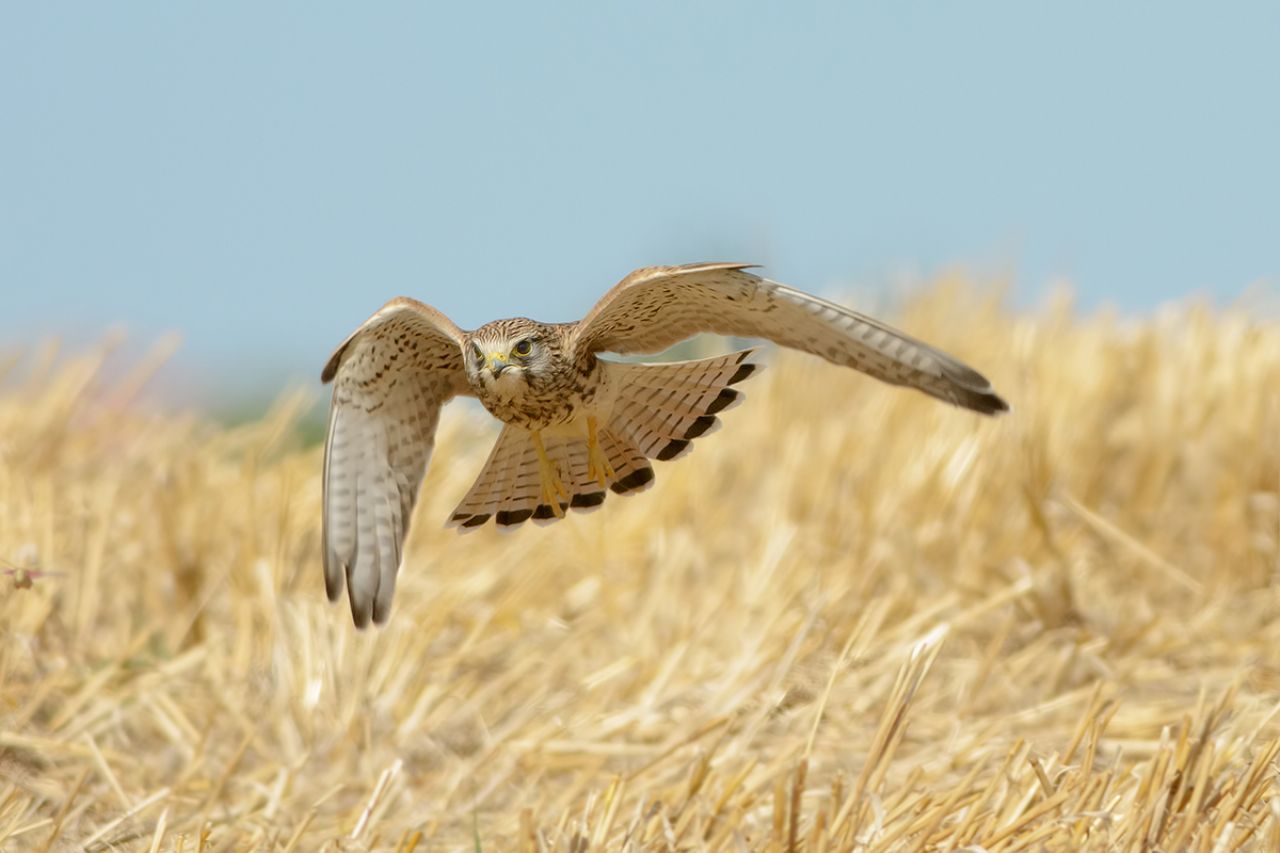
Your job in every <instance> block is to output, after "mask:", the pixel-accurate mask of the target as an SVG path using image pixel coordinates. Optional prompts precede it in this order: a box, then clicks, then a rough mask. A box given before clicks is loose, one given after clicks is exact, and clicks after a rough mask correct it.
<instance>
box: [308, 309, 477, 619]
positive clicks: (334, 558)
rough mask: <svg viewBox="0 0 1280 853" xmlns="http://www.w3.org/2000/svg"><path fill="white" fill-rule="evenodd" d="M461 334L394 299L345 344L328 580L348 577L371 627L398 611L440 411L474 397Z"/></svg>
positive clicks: (333, 586) (327, 538)
mask: <svg viewBox="0 0 1280 853" xmlns="http://www.w3.org/2000/svg"><path fill="white" fill-rule="evenodd" d="M462 336H463V332H462V330H461V329H459V328H458V327H457V326H455V325H454V324H453V322H452V321H450V320H449V318H448V317H445V316H444V315H443V314H441V313H440V312H439V311H437V310H435V309H434V308H431V307H430V306H427V305H423V304H422V303H421V302H418V301H416V300H413V299H408V298H405V297H400V298H398V299H393V300H391V301H390V302H388V303H387V304H386V305H384V306H383V307H382V309H381V310H379V311H378V313H376V314H374V315H373V316H372V317H370V318H369V319H368V320H367V321H365V323H364V325H362V326H361V327H360V328H358V329H356V331H355V332H354V333H353V334H352V335H351V337H349V338H347V339H346V340H345V341H343V342H342V345H341V346H339V347H338V349H337V350H336V351H335V352H334V354H333V355H332V356H331V357H330V359H329V363H328V364H326V365H325V367H324V372H323V373H322V374H321V376H320V378H321V380H322V381H324V382H328V381H330V380H333V405H332V408H331V409H330V413H329V435H328V438H327V439H326V441H325V449H324V542H323V548H324V585H325V590H326V591H327V592H328V594H329V600H330V601H337V600H338V596H340V595H342V587H343V582H344V579H345V582H346V586H347V593H348V595H349V596H350V599H351V616H352V618H353V619H354V620H355V623H356V626H357V627H360V628H363V627H364V626H365V625H367V624H369V617H370V616H372V617H373V620H374V621H375V622H385V621H386V619H387V617H388V616H390V615H391V598H392V596H393V595H394V593H395V582H396V572H397V571H398V570H399V567H400V553H401V546H402V545H403V544H404V538H405V536H406V535H407V533H408V530H409V518H410V515H411V514H412V512H413V505H414V501H415V500H416V499H417V496H418V487H419V485H421V483H422V476H423V474H424V473H425V472H426V468H427V462H428V460H429V459H430V458H431V448H432V446H433V445H434V443H435V434H436V423H437V421H438V420H439V418H440V407H441V406H442V405H443V404H444V403H445V402H446V401H448V400H449V399H450V398H451V397H454V396H456V395H458V394H467V393H469V386H468V385H467V377H466V370H465V368H464V367H463V362H462Z"/></svg>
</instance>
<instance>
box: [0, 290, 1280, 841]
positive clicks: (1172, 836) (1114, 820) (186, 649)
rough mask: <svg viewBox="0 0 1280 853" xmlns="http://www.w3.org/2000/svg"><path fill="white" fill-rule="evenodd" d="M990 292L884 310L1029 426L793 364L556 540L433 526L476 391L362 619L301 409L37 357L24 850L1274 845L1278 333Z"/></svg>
mask: <svg viewBox="0 0 1280 853" xmlns="http://www.w3.org/2000/svg"><path fill="white" fill-rule="evenodd" d="M982 292H983V291H980V290H974V289H971V288H968V287H966V286H964V285H962V284H956V283H946V282H943V283H940V284H939V285H937V286H936V287H935V288H933V289H932V290H931V291H929V292H928V293H926V294H925V295H924V296H922V297H921V298H920V299H918V300H916V301H915V302H913V303H912V304H911V305H910V306H909V307H908V309H907V310H906V311H905V312H904V313H903V314H902V315H901V316H899V317H898V318H897V320H898V322H899V324H900V325H903V326H905V327H906V328H907V329H909V330H911V331H913V332H915V333H917V334H919V335H920V336H922V337H924V338H925V339H927V340H930V341H933V342H936V343H938V344H940V345H942V346H944V347H946V348H948V349H950V350H952V351H953V352H955V353H956V354H958V355H960V356H962V357H963V358H964V359H965V360H967V361H969V362H971V363H972V364H974V365H975V366H977V367H979V368H980V369H981V370H983V372H985V373H986V374H987V375H988V376H990V377H991V378H992V379H993V380H994V381H995V383H996V386H997V388H998V389H999V390H1000V391H1001V392H1002V393H1003V394H1004V395H1005V396H1006V397H1007V398H1008V399H1009V400H1010V402H1011V403H1012V404H1013V405H1014V407H1015V411H1014V412H1013V413H1012V414H1011V415H1009V416H1007V417H1005V418H1003V419H1000V420H998V421H988V420H984V419H981V418H979V417H977V416H974V415H970V414H968V413H965V412H961V411H959V410H955V409H951V408H948V407H946V406H943V405H939V404H937V403H934V402H933V401H930V400H928V399H926V398H925V397H923V396H921V395H918V394H914V393H909V392H904V391H900V390H895V389H889V388H885V387H882V386H880V385H878V384H876V383H874V382H872V381H870V380H868V379H865V378H863V377H860V376H858V375H856V374H854V373H852V372H848V371H842V370H839V369H836V368H833V367H831V366H829V365H826V364H823V363H821V362H819V361H817V360H814V359H809V358H804V357H801V356H797V355H793V354H776V353H775V354H774V355H773V356H772V358H771V366H770V369H768V370H766V371H765V372H764V373H763V374H762V375H761V376H760V377H759V378H755V379H752V380H751V381H750V382H748V383H746V384H745V385H744V386H743V389H744V390H745V391H746V392H747V396H748V399H747V401H746V404H745V405H744V406H742V407H741V408H739V409H736V410H734V411H732V412H730V413H728V414H726V416H725V421H726V424H725V429H724V430H722V431H721V432H720V433H718V434H716V435H714V436H712V437H710V438H708V439H705V440H702V441H699V442H698V443H697V445H696V450H695V451H694V453H693V454H692V455H691V456H690V457H689V458H687V459H684V460H680V461H678V462H674V463H670V464H659V465H658V467H657V473H658V479H657V483H656V486H655V487H654V488H653V489H652V490H650V491H649V492H647V493H645V494H643V495H641V496H638V497H635V498H632V499H619V498H616V497H615V498H611V499H610V500H609V501H608V502H606V505H605V507H604V508H603V509H602V511H600V512H598V513H596V514H593V515H588V516H577V517H571V518H570V519H569V520H568V521H566V522H562V523H559V524H557V525H554V526H552V527H548V528H546V529H539V528H533V527H528V528H526V529H522V530H521V531H519V532H518V533H517V534H515V535H508V536H504V535H500V534H498V533H496V532H494V531H492V530H489V529H485V530H483V531H482V532H479V533H477V534H474V535H470V536H466V537H461V536H458V535H457V534H455V533H453V532H451V531H446V530H444V529H443V528H442V522H443V520H444V518H445V516H446V514H447V512H448V510H449V509H450V508H451V507H452V506H453V504H454V503H455V502H456V501H457V499H458V498H459V497H460V496H461V494H462V493H463V491H464V490H465V488H466V487H467V485H468V484H469V483H470V480H471V479H472V477H473V476H474V475H475V473H476V472H477V470H478V469H479V467H480V465H481V462H482V461H483V458H484V455H485V454H486V452H487V450H488V445H489V442H490V440H491V439H492V437H493V435H494V434H495V433H496V430H495V429H494V428H493V426H492V425H491V423H490V422H487V421H486V420H485V419H484V418H483V417H482V416H481V415H480V414H479V413H477V412H475V411H468V410H466V409H464V408H460V407H457V406H454V407H452V410H451V411H448V412H447V415H446V418H445V423H444V426H443V428H442V431H441V434H440V436H439V441H438V443H437V454H436V458H435V459H434V461H433V462H432V466H431V471H430V473H429V475H428V481H427V484H426V486H425V488H424V501H423V505H422V506H420V507H419V512H418V514H417V516H416V520H417V521H416V529H415V531H414V535H413V538H412V540H411V549H410V554H411V556H410V561H409V562H410V565H409V566H408V569H407V570H406V572H405V573H404V574H403V575H402V576H401V582H400V586H399V591H398V596H397V606H396V611H395V613H394V615H393V617H392V621H391V623H390V625H388V626H387V627H386V628H384V629H381V630H376V631H367V632H364V633H358V632H356V631H355V630H354V629H353V628H352V626H351V624H350V617H349V614H348V612H347V610H346V607H345V605H339V606H330V605H329V604H328V603H327V602H326V601H325V599H324V594H323V585H322V582H321V572H320V566H319V554H318V538H319V523H320V516H319V512H318V502H319V495H320V451H319V449H318V448H316V447H309V448H302V447H300V446H299V445H298V443H297V440H296V438H295V424H296V418H297V414H298V412H299V411H301V410H302V408H303V405H304V400H303V399H302V398H297V397H284V398H282V402H281V403H280V404H279V405H278V407H277V408H276V410H275V411H274V412H273V413H272V414H271V415H269V416H268V417H266V418H265V419H263V420H261V421H260V422H256V423H252V424H248V425H245V426H242V427H238V428H235V429H230V430H228V429H224V428H221V427H218V426H215V425H213V424H212V423H211V422H209V421H208V420H206V419H202V418H201V417H198V416H194V415H185V416H179V415H173V414H168V415H166V414H158V413H156V412H155V411H154V410H152V409H149V408H148V407H146V406H143V405H141V404H138V403H136V402H134V399H135V386H136V385H137V383H138V382H139V381H140V380H141V378H143V377H142V374H145V373H146V371H147V370H149V369H150V365H146V364H144V365H142V366H141V367H140V368H139V374H138V375H137V376H133V375H131V376H128V377H126V378H124V379H123V380H120V379H116V380H111V381H107V380H104V379H101V378H99V370H100V366H101V361H102V356H101V354H99V353H97V352H94V351H86V350H84V349H81V350H79V351H77V352H73V353H69V354H68V355H66V356H65V357H64V356H55V355H51V354H50V353H48V352H45V353H43V354H42V353H39V352H37V353H27V354H26V355H25V357H24V358H23V360H22V361H21V362H20V363H19V364H18V365H17V366H13V367H11V368H10V369H9V371H8V373H7V375H6V377H5V379H4V385H3V388H4V390H3V392H0V557H3V558H4V559H6V560H7V561H8V563H9V565H10V566H13V565H17V566H20V567H38V568H39V569H41V570H43V571H45V572H48V574H43V575H37V576H35V577H33V578H31V580H32V581H33V583H32V586H31V588H29V589H26V588H20V586H19V585H18V584H17V583H15V581H22V580H23V576H22V574H21V573H17V574H16V575H15V574H10V575H4V576H0V849H2V850H5V851H27V850H44V849H54V850H58V849H81V848H88V849H92V850H103V849H123V850H164V851H174V850H181V851H196V850H322V849H329V850H365V849H378V850H384V849H417V850H454V849H468V850H471V849H483V850H515V849H545V850H572V851H581V850H637V851H639V850H704V849H706V850H722V849H731V850H785V849H803V850H809V851H816V850H846V849H858V850H900V849H902V850H913V849H914V850H919V849H925V850H931V849H937V850H942V849H956V848H965V847H969V848H970V849H974V850H978V849H982V850H988V851H996V850H1001V851H1007V850H1023V849H1033V850H1041V849H1053V850H1068V849H1080V848H1091V849H1105V850H1113V849H1114V850H1141V849H1158V850H1186V849H1194V850H1231V849H1236V848H1240V847H1245V848H1250V847H1255V848H1267V847H1270V848H1272V849H1275V848H1276V846H1277V845H1280V815H1278V811H1280V790H1278V789H1277V784H1276V772H1277V765H1276V757H1277V751H1278V750H1280V741H1277V737H1278V736H1280V720H1278V719H1277V716H1276V712H1277V709H1278V708H1280V618H1278V617H1280V596H1278V584H1280V575H1278V569H1280V394H1278V393H1277V392H1278V391H1280V325H1277V324H1275V323H1266V322H1258V321H1251V320H1250V318H1249V316H1248V314H1247V312H1245V311H1243V310H1228V311H1217V312H1214V311H1210V310H1207V309H1203V308H1197V307H1193V306H1189V305H1188V306H1182V307H1178V308H1173V309H1163V310H1161V311H1159V312H1157V313H1155V314H1154V315H1153V316H1152V317H1151V318H1148V319H1145V320H1142V321H1119V320H1114V319H1110V318H1108V317H1107V316H1092V317H1087V318H1081V317H1079V316H1077V315H1075V314H1074V313H1073V312H1072V311H1071V310H1070V308H1069V306H1067V305H1066V304H1065V302H1064V303H1061V304H1055V305H1050V306H1049V307H1045V308H1042V309H1037V310H1034V311H1027V312H1013V311H1011V310H1009V309H1007V308H1003V307H1001V303H1000V300H998V299H995V298H989V297H987V296H983V295H981V293H982ZM317 355H318V362H319V361H321V360H323V356H324V354H323V353H320V354H317ZM317 366H318V364H317ZM311 393H312V394H313V397H312V398H313V399H314V394H316V393H318V392H315V391H313V392H311Z"/></svg>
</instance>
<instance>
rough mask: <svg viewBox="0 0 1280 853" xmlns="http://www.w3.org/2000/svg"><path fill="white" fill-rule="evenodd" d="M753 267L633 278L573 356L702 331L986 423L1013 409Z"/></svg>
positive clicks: (587, 326) (581, 331) (906, 345)
mask: <svg viewBox="0 0 1280 853" xmlns="http://www.w3.org/2000/svg"><path fill="white" fill-rule="evenodd" d="M750 266H751V265H749V264H690V265H688V266H680V267H646V268H645V269H640V270H636V271H635V272H633V273H631V274H630V275H629V276H627V277H626V278H624V279H623V280H622V281H621V282H619V283H618V284H617V285H616V286H615V287H614V288H613V289H612V290H610V291H609V292H608V293H606V294H605V295H604V297H603V298H602V299H601V300H600V301H599V302H597V303H596V304H595V306H594V307H593V308H592V309H591V311H589V312H588V313H587V316H586V317H584V318H583V320H582V322H581V323H579V324H578V328H577V331H576V332H575V333H574V335H573V337H572V339H571V346H572V351H573V353H574V354H576V355H577V354H583V353H587V352H616V353H624V354H626V353H654V352H661V351H662V350H664V349H666V348H667V347H669V346H672V345H673V344H676V343H679V342H680V341H682V340H685V339H686V338H689V337H692V336H693V335H696V334H699V333H701V332H711V333H714V334H719V335H732V336H734V337H741V338H763V339H765V340H769V341H773V342H774V343H776V344H778V345H780V346H784V347H790V348H792V349H798V350H802V351H803V352H807V353H812V354H813V355H816V356H820V357H822V358H825V359H826V360H827V361H830V362H833V363H835V364H840V365H844V366H846V367H852V368H855V369H857V370H860V371H862V372H863V373H866V374H868V375H870V376H874V377H875V378H876V379H880V380H882V381H884V382H889V383H892V384H894V385H904V386H907V387H910V388H916V389H918V390H920V391H923V392H924V393H926V394H928V395H930V396H931V397H936V398H938V399H939V400H945V401H946V402H948V403H953V404H955V405H957V406H963V407H964V408H967V409H972V410H974V411H976V412H981V413H983V414H986V415H991V414H996V413H998V412H1004V411H1007V410H1008V408H1009V406H1008V404H1007V403H1005V401H1004V400H1002V399H1000V397H999V396H998V395H997V394H996V393H995V390H994V389H992V387H991V383H990V382H988V381H987V380H986V378H985V377H983V376H982V374H980V373H978V372H977V371H976V370H974V369H973V368H971V367H969V366H968V365H966V364H964V363H963V362H961V361H959V360H958V359H956V358H954V357H952V356H950V355H947V354H946V353H945V352H943V351H942V350H939V349H935V348H934V347H931V346H929V345H928V344H926V343H924V342H923V341H919V340H916V339H915V338H913V337H911V336H910V335H908V334H906V333H904V332H900V331H898V330H897V329H895V328H893V327H891V326H889V325H887V324H885V323H882V322H880V321H879V320H876V319H874V318H872V317H868V316H867V315H866V314H860V313H858V312H857V311H853V310H851V309H849V308H845V307H843V306H840V305H837V304H835V303H834V302H828V301H827V300H825V299H819V298H818V297H816V296H811V295H809V294H808V293H804V292H803V291H799V290H796V289H795V288H791V287H787V286H786V285H784V284H778V283H777V282H774V281H769V280H768V279H764V278H761V277H760V276H758V275H754V274H753V273H750V272H747V270H748V269H749V268H750Z"/></svg>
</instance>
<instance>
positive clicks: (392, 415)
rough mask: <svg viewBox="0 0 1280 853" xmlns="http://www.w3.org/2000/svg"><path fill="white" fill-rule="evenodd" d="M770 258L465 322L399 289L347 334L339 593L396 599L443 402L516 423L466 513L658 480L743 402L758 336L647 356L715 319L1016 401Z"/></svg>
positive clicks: (330, 520)
mask: <svg viewBox="0 0 1280 853" xmlns="http://www.w3.org/2000/svg"><path fill="white" fill-rule="evenodd" d="M751 268H752V265H749V264H727V263H708V264H690V265H686V266H676V267H646V268H644V269H640V270H636V271H635V272H633V273H631V274H630V275H628V276H627V277H626V278H624V279H623V280H622V281H621V282H619V283H618V284H617V285H616V286H615V287H614V288H613V289H612V290H610V291H609V292H608V293H606V294H605V295H604V297H603V298H601V299H600V301H599V302H597V303H596V304H595V306H594V307H593V308H592V309H591V310H590V311H589V312H587V316H586V317H584V318H583V319H582V320H580V321H578V322H576V323H538V322H535V321H533V320H527V319H523V318H519V319H511V320H498V321H496V322H492V323H488V324H486V325H484V326H481V327H480V328H479V329H476V330H475V331H474V332H465V331H463V330H462V329H459V328H458V327H457V326H456V325H454V323H453V322H451V321H450V320H449V318H448V317H445V316H444V315H443V314H441V313H440V312H439V311H437V310H435V309H434V308H432V307H430V306H429V305H424V304H423V303H421V302H418V301H417V300H414V299H409V298H406V297H399V298H397V299H393V300H391V301H390V302H388V303H387V304H386V305H384V306H383V307H382V308H381V309H380V310H379V311H378V312H377V313H376V314H374V315H373V316H372V317H370V318H369V319H368V320H366V321H365V322H364V324H363V325H361V326H360V328H358V329H356V331H355V332H354V333H352V335H351V336H350V337H348V338H347V339H346V340H345V341H343V342H342V344H341V345H340V346H339V347H338V348H337V350H336V351H335V352H334V353H333V355H332V356H331V357H330V358H329V361H328V363H327V364H326V365H325V367H324V371H323V373H322V375H321V378H322V380H323V381H324V382H329V381H332V382H333V384H334V387H333V403H332V407H331V410H330V414H329V430H328V437H327V439H326V441H325V454H324V519H323V526H324V532H323V539H324V542H323V554H324V576H325V588H326V591H327V593H328V595H329V599H330V600H331V601H336V600H337V599H338V598H339V597H340V596H341V595H342V590H343V586H344V584H345V586H346V588H347V593H348V597H349V598H350V603H351V615H352V618H353V619H354V620H355V623H356V625H357V626H358V627H362V628H363V627H364V626H366V625H367V624H368V623H369V620H370V618H372V619H373V621H375V622H378V623H382V622H385V621H386V620H387V618H388V617H389V616H390V614H391V599H392V596H393V594H394V591H395V582H396V573H397V571H398V570H399V567H400V559H401V553H402V546H403V544H404V539H405V536H406V535H407V533H408V527H409V519H410V517H411V516H412V514H413V507H414V503H415V501H416V500H417V495H418V489H419V486H420V485H421V483H422V478H423V475H424V474H425V473H426V468H427V462H428V460H429V459H430V457H431V451H432V447H433V445H434V442H435V432H436V423H437V421H438V420H439V416H440V408H441V406H442V405H443V404H444V403H445V402H447V401H448V400H450V399H451V398H453V397H456V396H459V395H466V396H471V397H476V398H477V399H479V400H480V402H481V403H482V404H483V405H484V407H485V408H486V409H488V410H489V412H490V413H491V414H493V415H494V417H496V418H497V419H498V420H500V421H502V423H503V428H502V431H501V433H500V434H499V436H498V440H497V442H496V443H495V444H494V447H493V450H492V452H490V454H489V458H488V460H487V461H486V462H485V465H484V468H483V469H482V470H481V472H480V475H479V476H478V477H477V478H476V481H475V483H474V484H473V485H472V486H471V489H470V490H469V491H468V492H467V494H466V495H465V496H464V497H463V498H462V501H461V503H459V504H458V506H457V508H456V509H454V511H453V513H452V514H451V515H450V517H449V521H448V523H449V525H451V526H455V527H458V528H460V529H461V530H464V531H465V530H472V529H475V528H478V527H480V526H481V525H484V524H486V523H488V522H490V521H492V522H493V523H494V524H495V525H497V526H498V527H499V528H512V527H514V526H516V525H520V524H523V523H524V522H525V521H528V520H530V519H532V520H533V521H534V522H535V523H550V522H553V521H555V520H557V519H560V518H563V517H564V515H565V513H566V512H567V511H569V510H577V511H588V510H592V509H595V508H597V507H599V506H600V504H602V503H603V502H604V499H605V496H606V495H607V493H608V492H610V491H612V492H614V493H616V494H620V495H626V494H631V493H634V492H638V491H641V490H643V489H645V488H647V487H649V486H650V485H651V484H652V483H653V468H652V466H651V465H650V462H649V460H651V459H658V460H668V459H675V458H677V457H679V456H682V455H683V454H684V453H686V452H687V451H688V450H689V449H690V443H691V442H692V441H693V440H694V439H696V438H698V437H699V436H702V435H706V434H707V433H708V432H710V431H711V430H713V429H715V428H716V427H717V426H719V419H718V418H717V415H718V414H719V413H720V412H722V411H724V410H725V409H727V408H729V407H730V406H732V405H734V404H736V403H738V402H740V401H741V392H740V391H738V390H737V389H736V388H735V387H734V386H736V385H737V384H738V383H739V382H741V381H742V380H744V379H746V378H747V377H748V376H750V375H751V374H752V373H753V372H755V371H756V370H757V369H758V365H757V364H756V362H754V361H753V360H752V353H753V351H752V350H746V351H743V352H736V353H731V354H729V355H723V356H717V357H714V358H705V359H700V360H697V361H685V362H672V363H662V364H632V363H620V362H615V361H608V360H605V359H602V358H600V357H599V354H600V353H602V352H612V353H619V354H624V355H625V354H637V353H656V352H661V351H662V350H665V349H667V348H668V347H670V346H672V345H673V344H676V343H678V342H680V341H682V340H685V339H686V338H689V337H692V336H694V335H696V334H699V333H701V332H712V333H715V334H720V335H730V336H733V337H741V338H763V339H765V340H768V341H772V342H774V343H775V344H778V345H780V346H784V347H791V348H793V349H798V350H802V351H804V352H807V353H812V354H813V355H816V356H819V357H821V358H824V359H826V360H827V361H830V362H833V363H835V364H838V365H843V366H846V367H852V368H855V369H857V370H860V371H862V372H863V373H867V374H869V375H871V376H874V377H875V378H877V379H880V380H883V381H885V382H889V383H891V384H894V385H904V386H907V387H910V388H916V389H918V390H920V391H923V392H924V393H926V394H928V395H930V396H931V397H936V398H937V399H939V400H943V401H945V402H948V403H952V404H954V405H956V406H961V407H963V408H966V409H972V410H973V411H976V412H981V413H982V414H985V415H993V414H997V413H999V412H1003V411H1006V410H1007V409H1008V405H1007V404H1006V403H1005V401H1004V400H1002V399H1000V397H999V396H997V395H996V393H995V391H994V390H993V389H992V387H991V383H989V382H988V381H987V380H986V379H985V378H983V376H982V375H981V374H980V373H978V372H977V371H975V370H973V369H972V368H970V367H968V366H966V365H965V364H963V363H961V362H960V361H958V360H957V359H955V358H953V357H952V356H949V355H947V354H946V353H944V352H942V351H940V350H937V349H934V348H933V347H931V346H929V345H928V344H925V343H923V342H921V341H918V340H916V339H915V338H912V337H910V336H909V335H906V334H904V333H903V332H900V331H898V330H896V329H893V328H891V327H890V326H888V325H886V324H884V323H881V322H880V321H879V320H875V319H872V318H871V317H868V316H866V315H865V314H860V313H858V312H856V311H852V310H850V309H848V308H844V307H842V306H840V305H836V304H834V303H832V302H828V301H826V300H824V299H819V298H818V297H816V296H810V295H809V294H807V293H803V292H801V291H799V290H795V289H794V288H791V287H787V286H786V285H783V284H778V283H777V282H773V281H769V280H768V279H765V278H761V277H760V276H758V275H756V274H755V273H752V272H749V270H750V269H751Z"/></svg>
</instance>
